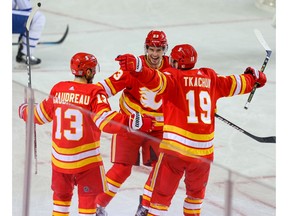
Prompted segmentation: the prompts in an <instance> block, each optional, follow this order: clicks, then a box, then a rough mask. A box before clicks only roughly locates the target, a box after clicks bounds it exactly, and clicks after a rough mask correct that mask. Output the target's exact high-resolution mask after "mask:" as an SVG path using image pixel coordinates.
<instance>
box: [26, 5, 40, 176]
mask: <svg viewBox="0 0 288 216" xmlns="http://www.w3.org/2000/svg"><path fill="white" fill-rule="evenodd" d="M40 7H41V3H40V2H38V3H37V5H36V6H35V7H34V8H33V9H32V11H31V14H30V15H29V17H28V20H27V22H26V44H27V56H26V58H27V63H28V64H27V68H28V88H30V89H31V88H32V82H31V55H30V42H29V32H30V25H31V22H32V19H33V17H34V15H35V14H36V12H37V11H38V9H39V8H40ZM33 125H34V159H35V174H37V171H38V169H37V165H38V162H37V138H36V124H35V123H34V124H33Z"/></svg>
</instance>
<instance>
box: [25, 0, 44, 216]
mask: <svg viewBox="0 0 288 216" xmlns="http://www.w3.org/2000/svg"><path fill="white" fill-rule="evenodd" d="M40 6H41V3H40V2H39V3H37V5H36V6H35V7H33V8H32V11H31V13H30V15H29V17H28V20H27V22H26V42H27V69H28V88H27V89H26V90H25V101H26V103H28V119H27V122H26V151H25V175H24V188H23V208H22V216H29V204H30V183H31V151H32V137H33V132H34V147H36V127H35V123H34V103H35V100H34V92H33V89H32V85H31V64H30V60H31V59H30V58H31V56H30V48H29V44H30V43H29V29H30V25H31V22H32V19H33V17H34V15H35V14H36V12H37V11H38V9H39V8H40ZM32 129H34V131H33V130H32ZM35 152H36V148H34V153H35ZM36 164H37V161H36ZM36 166H37V165H36ZM36 173H37V167H36Z"/></svg>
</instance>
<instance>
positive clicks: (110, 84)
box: [105, 79, 117, 95]
mask: <svg viewBox="0 0 288 216" xmlns="http://www.w3.org/2000/svg"><path fill="white" fill-rule="evenodd" d="M105 81H106V84H107V85H108V87H109V88H110V90H111V92H112V94H113V95H115V94H116V93H117V92H116V90H115V88H114V86H113V84H112V83H111V81H110V79H105Z"/></svg>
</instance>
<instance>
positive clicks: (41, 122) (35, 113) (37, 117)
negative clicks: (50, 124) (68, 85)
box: [34, 107, 46, 125]
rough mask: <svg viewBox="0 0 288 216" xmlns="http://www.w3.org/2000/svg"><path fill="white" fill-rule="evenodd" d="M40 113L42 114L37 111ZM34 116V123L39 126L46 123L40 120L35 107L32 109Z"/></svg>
mask: <svg viewBox="0 0 288 216" xmlns="http://www.w3.org/2000/svg"><path fill="white" fill-rule="evenodd" d="M39 111H40V112H42V110H39ZM34 116H35V118H36V121H37V122H38V123H39V124H41V125H42V124H44V123H46V122H44V121H42V119H41V118H40V116H39V113H38V109H37V108H36V107H34Z"/></svg>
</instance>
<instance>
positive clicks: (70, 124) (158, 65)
mask: <svg viewBox="0 0 288 216" xmlns="http://www.w3.org/2000/svg"><path fill="white" fill-rule="evenodd" d="M144 51H145V52H144V54H143V55H141V56H135V55H134V54H133V53H127V54H120V55H118V56H117V57H116V58H115V60H116V61H118V62H119V70H117V71H116V72H114V73H111V76H109V77H107V78H106V79H104V80H98V81H97V82H93V79H94V75H96V76H97V73H98V72H99V62H98V60H97V58H96V56H94V55H93V54H90V53H76V54H75V55H74V56H72V58H71V62H70V68H71V73H72V74H73V76H74V79H73V80H71V81H62V82H59V83H57V84H55V86H54V87H53V88H52V89H51V91H50V95H49V97H47V98H46V99H44V100H43V101H42V102H41V103H39V104H35V105H34V122H35V123H36V124H44V123H47V122H53V128H52V130H53V133H52V141H51V143H52V160H51V161H52V185H51V188H52V190H53V210H52V212H53V213H52V215H53V216H64V215H65V216H68V215H69V207H70V204H71V200H72V191H73V188H74V186H75V185H77V187H78V189H77V190H78V200H79V202H78V209H79V210H78V211H79V215H81V216H92V215H93V216H95V215H96V216H107V215H108V212H107V211H106V209H105V208H106V207H107V205H109V203H110V201H111V200H112V199H113V198H114V197H115V196H116V194H117V193H118V192H119V189H120V188H121V186H122V184H123V183H124V182H125V181H126V179H127V178H128V177H129V176H130V175H131V172H132V167H133V166H139V165H140V161H143V165H145V166H149V167H151V169H150V170H151V172H150V173H149V174H148V175H147V178H146V179H143V194H140V195H139V197H140V199H139V200H140V202H139V206H138V208H137V207H135V211H136V213H135V216H160V215H165V214H166V213H167V212H168V211H169V207H170V205H171V200H172V198H173V196H174V195H175V193H176V191H177V188H178V185H179V182H180V180H181V179H182V177H183V176H184V183H185V185H186V187H185V188H186V197H185V199H184V204H183V215H185V216H200V215H201V207H202V204H203V201H204V198H205V191H206V187H207V186H209V184H208V180H209V174H210V169H211V163H212V162H213V155H214V136H215V134H214V133H215V113H216V110H217V101H218V100H219V99H222V98H223V99H224V98H228V97H232V96H236V95H243V94H248V93H250V92H251V91H252V90H253V87H254V86H255V84H256V83H257V88H262V87H263V86H264V85H265V83H266V81H267V80H266V76H265V74H264V73H263V72H262V71H259V70H257V69H255V68H253V67H251V66H248V67H247V68H246V69H243V71H244V72H243V73H237V74H231V75H225V76H224V75H220V74H218V72H216V71H215V70H213V69H212V68H197V67H196V65H197V59H198V53H197V50H196V49H195V47H194V46H193V45H192V44H181V43H179V44H178V45H176V46H174V47H173V48H172V49H171V52H170V53H169V55H168V54H167V52H168V40H167V38H166V34H165V33H164V32H163V31H161V30H151V31H149V32H148V34H147V36H146V38H145V40H144ZM118 92H121V96H120V100H119V112H116V111H112V110H111V108H110V105H109V99H110V97H113V96H114V95H116V94H117V93H118ZM224 100H225V99H224ZM28 111H29V110H28V104H27V103H24V104H21V105H20V106H19V116H20V118H22V119H23V120H25V121H27V119H28V114H29V112H28ZM101 131H105V132H108V133H112V134H113V137H112V140H111V162H112V163H113V165H112V166H111V168H110V169H109V170H107V171H106V170H104V167H103V161H102V157H101V153H100V151H99V147H100V143H101V140H100V135H101ZM141 157H142V158H141ZM137 198H138V197H137ZM135 199H136V197H135ZM180 214H181V212H179V215H180ZM112 216H113V215H112Z"/></svg>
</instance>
